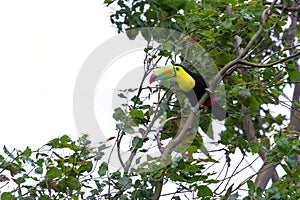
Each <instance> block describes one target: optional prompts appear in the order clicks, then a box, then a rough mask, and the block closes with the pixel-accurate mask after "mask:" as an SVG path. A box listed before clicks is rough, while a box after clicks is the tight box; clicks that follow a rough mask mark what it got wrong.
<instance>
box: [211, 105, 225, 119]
mask: <svg viewBox="0 0 300 200" xmlns="http://www.w3.org/2000/svg"><path fill="white" fill-rule="evenodd" d="M209 109H210V110H212V113H213V115H214V116H215V118H216V119H217V120H219V121H222V120H224V119H225V118H226V117H228V113H227V112H226V110H225V109H224V108H222V107H221V106H220V105H219V104H218V103H217V102H215V103H214V104H213V105H212V107H209Z"/></svg>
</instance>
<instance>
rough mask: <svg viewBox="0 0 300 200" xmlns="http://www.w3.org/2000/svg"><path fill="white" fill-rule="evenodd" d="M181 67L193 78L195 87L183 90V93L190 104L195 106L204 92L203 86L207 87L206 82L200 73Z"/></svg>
mask: <svg viewBox="0 0 300 200" xmlns="http://www.w3.org/2000/svg"><path fill="white" fill-rule="evenodd" d="M182 68H183V69H184V70H185V71H186V72H187V73H188V74H189V75H190V76H191V77H192V78H193V79H194V80H195V87H194V88H193V90H191V91H189V92H185V95H186V96H187V98H188V99H189V101H190V102H191V104H192V106H195V105H196V104H197V103H198V101H199V100H200V99H201V97H202V96H203V95H204V94H205V92H206V91H205V88H207V87H208V84H207V83H206V81H205V80H204V78H203V77H202V76H201V75H200V74H196V73H193V72H191V71H189V70H188V69H186V68H185V67H182ZM208 101H209V100H208Z"/></svg>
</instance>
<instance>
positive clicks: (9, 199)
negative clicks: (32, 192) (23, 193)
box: [1, 192, 15, 200]
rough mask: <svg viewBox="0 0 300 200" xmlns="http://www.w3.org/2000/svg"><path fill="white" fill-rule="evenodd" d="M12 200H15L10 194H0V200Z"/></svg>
mask: <svg viewBox="0 0 300 200" xmlns="http://www.w3.org/2000/svg"><path fill="white" fill-rule="evenodd" d="M12 199H15V198H14V196H13V195H12V194H11V193H10V192H3V193H2V194H1V200H12Z"/></svg>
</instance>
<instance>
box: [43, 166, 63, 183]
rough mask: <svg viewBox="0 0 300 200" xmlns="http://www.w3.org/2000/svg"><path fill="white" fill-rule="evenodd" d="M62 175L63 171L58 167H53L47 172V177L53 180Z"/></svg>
mask: <svg viewBox="0 0 300 200" xmlns="http://www.w3.org/2000/svg"><path fill="white" fill-rule="evenodd" d="M61 176H62V171H61V170H59V169H57V168H56V167H51V168H50V169H49V170H48V171H47V172H46V178H48V179H50V180H52V179H55V178H58V177H61Z"/></svg>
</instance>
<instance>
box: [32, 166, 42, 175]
mask: <svg viewBox="0 0 300 200" xmlns="http://www.w3.org/2000/svg"><path fill="white" fill-rule="evenodd" d="M34 173H36V174H43V168H42V167H38V168H36V169H35V170H34Z"/></svg>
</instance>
